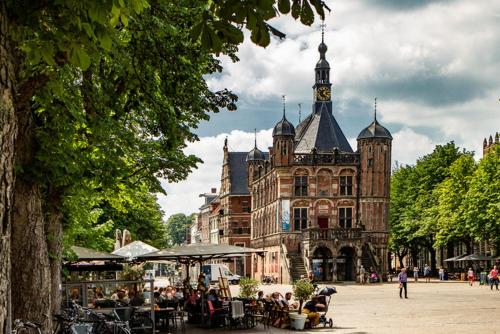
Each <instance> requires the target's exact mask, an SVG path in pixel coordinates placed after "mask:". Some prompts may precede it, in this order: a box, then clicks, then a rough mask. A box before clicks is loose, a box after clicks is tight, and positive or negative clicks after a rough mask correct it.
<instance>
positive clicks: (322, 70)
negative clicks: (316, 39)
mask: <svg viewBox="0 0 500 334" xmlns="http://www.w3.org/2000/svg"><path fill="white" fill-rule="evenodd" d="M327 50H328V48H327V46H326V44H325V42H324V31H322V32H321V44H320V45H319V47H318V51H319V60H318V62H317V64H316V68H315V69H314V71H315V73H316V80H315V83H314V86H313V89H314V98H313V100H314V102H315V104H316V103H318V102H331V97H332V84H331V83H330V64H328V61H327V60H326V57H325V54H326V51H327Z"/></svg>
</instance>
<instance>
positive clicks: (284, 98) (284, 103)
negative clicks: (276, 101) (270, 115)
mask: <svg viewBox="0 0 500 334" xmlns="http://www.w3.org/2000/svg"><path fill="white" fill-rule="evenodd" d="M281 101H282V103H283V119H285V118H286V117H285V107H286V95H281Z"/></svg>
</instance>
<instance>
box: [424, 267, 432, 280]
mask: <svg viewBox="0 0 500 334" xmlns="http://www.w3.org/2000/svg"><path fill="white" fill-rule="evenodd" d="M424 278H425V283H430V282H431V267H429V265H428V264H426V265H425V267H424Z"/></svg>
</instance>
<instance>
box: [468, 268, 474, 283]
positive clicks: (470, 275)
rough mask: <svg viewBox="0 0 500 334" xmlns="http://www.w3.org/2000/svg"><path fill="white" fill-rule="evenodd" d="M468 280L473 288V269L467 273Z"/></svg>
mask: <svg viewBox="0 0 500 334" xmlns="http://www.w3.org/2000/svg"><path fill="white" fill-rule="evenodd" d="M467 278H468V279H469V285H470V286H473V285H474V270H472V268H469V271H468V272H467Z"/></svg>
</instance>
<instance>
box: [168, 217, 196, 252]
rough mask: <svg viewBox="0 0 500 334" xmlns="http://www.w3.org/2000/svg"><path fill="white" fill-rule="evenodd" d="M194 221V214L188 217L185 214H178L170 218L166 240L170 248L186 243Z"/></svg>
mask: <svg viewBox="0 0 500 334" xmlns="http://www.w3.org/2000/svg"><path fill="white" fill-rule="evenodd" d="M193 219H194V214H191V215H189V216H186V215H185V214H183V213H176V214H174V215H172V216H170V217H169V218H168V220H167V223H166V238H167V242H168V244H169V246H176V245H181V244H183V243H184V242H185V241H186V237H187V235H188V234H189V233H190V227H191V224H192V223H193Z"/></svg>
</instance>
